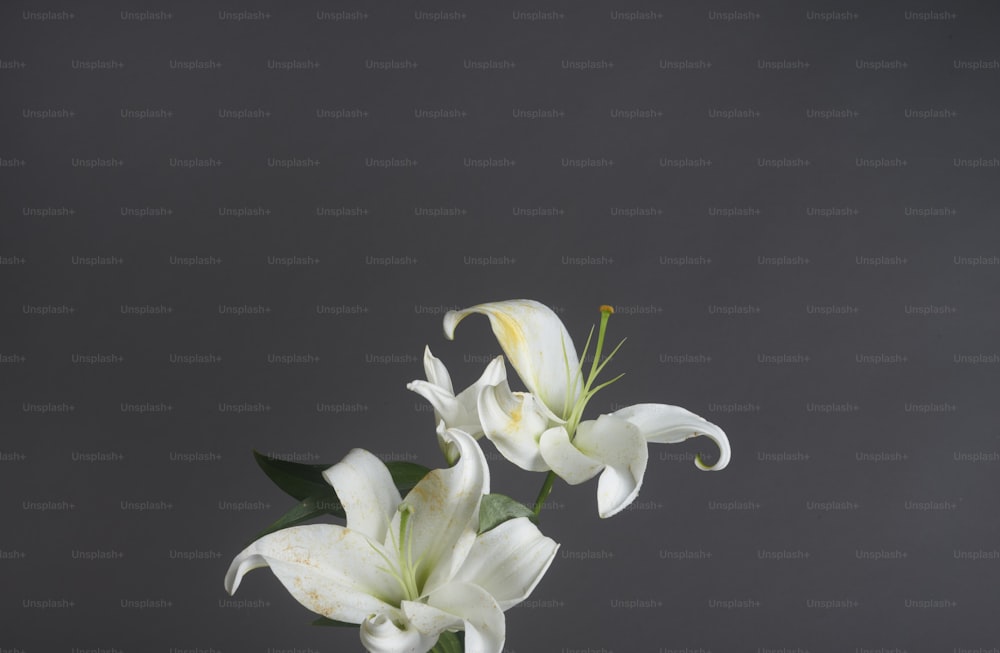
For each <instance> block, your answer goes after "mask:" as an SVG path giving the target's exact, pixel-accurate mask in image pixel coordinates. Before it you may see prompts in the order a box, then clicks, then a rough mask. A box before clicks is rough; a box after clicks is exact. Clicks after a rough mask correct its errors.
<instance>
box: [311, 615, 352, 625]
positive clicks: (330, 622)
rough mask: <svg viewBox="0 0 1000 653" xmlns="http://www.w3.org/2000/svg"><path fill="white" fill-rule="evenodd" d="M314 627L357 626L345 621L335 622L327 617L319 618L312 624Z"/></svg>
mask: <svg viewBox="0 0 1000 653" xmlns="http://www.w3.org/2000/svg"><path fill="white" fill-rule="evenodd" d="M312 625H314V626H335V627H337V628H357V627H358V624H349V623H347V622H346V621H337V620H336V619H330V618H329V617H320V618H319V619H317V620H315V621H313V622H312Z"/></svg>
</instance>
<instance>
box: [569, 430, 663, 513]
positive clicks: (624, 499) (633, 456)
mask: <svg viewBox="0 0 1000 653" xmlns="http://www.w3.org/2000/svg"><path fill="white" fill-rule="evenodd" d="M573 446H575V447H576V448H578V449H579V450H580V451H581V452H583V453H584V454H586V455H587V456H588V457H590V458H593V459H595V460H599V461H601V462H602V463H604V464H605V465H606V467H605V469H604V472H603V473H601V478H600V480H599V481H598V483H597V512H598V514H599V515H600V516H601V517H602V518H607V517H611V516H612V515H615V514H617V513H619V512H621V511H622V510H623V509H624V508H625V507H626V506H628V505H629V504H630V503H632V501H634V500H635V497H636V496H637V495H638V494H639V488H640V487H641V486H642V477H643V476H644V475H645V474H646V463H647V462H648V460H649V448H648V447H647V446H646V439H645V438H644V437H643V436H642V433H641V432H640V431H639V428H638V427H636V426H635V425H634V424H631V423H630V422H628V421H626V420H624V419H621V418H619V417H615V416H613V415H601V416H600V417H598V418H597V419H596V420H589V421H586V422H581V423H580V426H579V427H578V428H577V430H576V437H575V438H574V439H573Z"/></svg>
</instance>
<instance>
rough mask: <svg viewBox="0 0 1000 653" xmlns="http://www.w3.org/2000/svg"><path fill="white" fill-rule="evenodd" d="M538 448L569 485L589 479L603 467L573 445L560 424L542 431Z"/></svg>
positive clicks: (553, 469) (550, 465)
mask: <svg viewBox="0 0 1000 653" xmlns="http://www.w3.org/2000/svg"><path fill="white" fill-rule="evenodd" d="M538 449H539V451H541V453H542V458H544V459H545V462H546V463H547V464H548V466H549V467H551V468H552V471H554V472H555V473H556V474H557V475H559V477H560V478H562V479H563V480H564V481H566V482H567V483H569V484H570V485H579V484H580V483H583V482H584V481H589V480H590V479H592V478H594V477H595V476H597V473H598V472H600V471H601V469H603V468H604V463H602V462H601V461H599V460H594V459H593V458H591V457H590V456H588V455H586V454H585V453H583V452H582V451H580V450H579V449H577V448H576V447H574V446H573V443H572V442H570V441H569V434H568V433H567V432H566V429H565V428H564V427H562V426H553V427H552V428H550V429H549V430H547V431H545V432H544V433H542V437H540V438H539V439H538Z"/></svg>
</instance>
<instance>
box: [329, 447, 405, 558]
mask: <svg viewBox="0 0 1000 653" xmlns="http://www.w3.org/2000/svg"><path fill="white" fill-rule="evenodd" d="M323 478H325V479H326V482H327V483H329V484H330V485H332V486H333V489H334V490H335V491H336V492H337V498H338V499H340V503H341V504H342V505H343V506H344V512H346V513H347V527H348V528H350V529H351V530H352V531H357V532H359V533H361V534H363V535H366V536H367V537H369V538H371V539H372V540H374V541H376V542H381V541H383V540H384V539H385V532H386V529H387V528H388V527H389V519H390V517H391V516H392V515H394V514H395V513H396V508H398V507H399V503H400V501H401V500H402V499H401V498H400V496H399V490H398V489H396V484H395V483H393V481H392V475H391V474H390V473H389V470H388V468H386V466H385V464H384V463H383V462H382V461H381V460H379V459H378V458H376V457H375V456H374V455H373V454H371V453H369V452H368V451H365V450H364V449H354V450H352V451H351V452H350V453H349V454H347V455H346V456H344V459H343V460H341V461H340V462H339V463H337V464H336V465H334V466H332V467H330V468H329V469H327V470H326V471H325V472H323Z"/></svg>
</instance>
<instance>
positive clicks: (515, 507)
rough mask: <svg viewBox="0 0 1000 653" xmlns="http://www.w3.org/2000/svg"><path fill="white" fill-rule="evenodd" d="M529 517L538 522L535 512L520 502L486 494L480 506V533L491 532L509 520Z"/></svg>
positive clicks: (499, 495)
mask: <svg viewBox="0 0 1000 653" xmlns="http://www.w3.org/2000/svg"><path fill="white" fill-rule="evenodd" d="M517 517H527V518H529V519H530V520H531V521H533V522H534V521H537V519H538V518H537V516H536V515H535V512H534V511H533V510H532V509H531V508H529V507H528V506H526V505H524V504H523V503H521V502H519V501H515V500H514V499H511V498H510V497H508V496H506V495H503V494H484V495H483V502H482V503H481V504H479V533H480V534H482V533H485V532H487V531H491V530H493V529H494V528H496V527H497V526H499V525H500V524H502V523H504V522H505V521H507V520H508V519H516V518H517Z"/></svg>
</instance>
